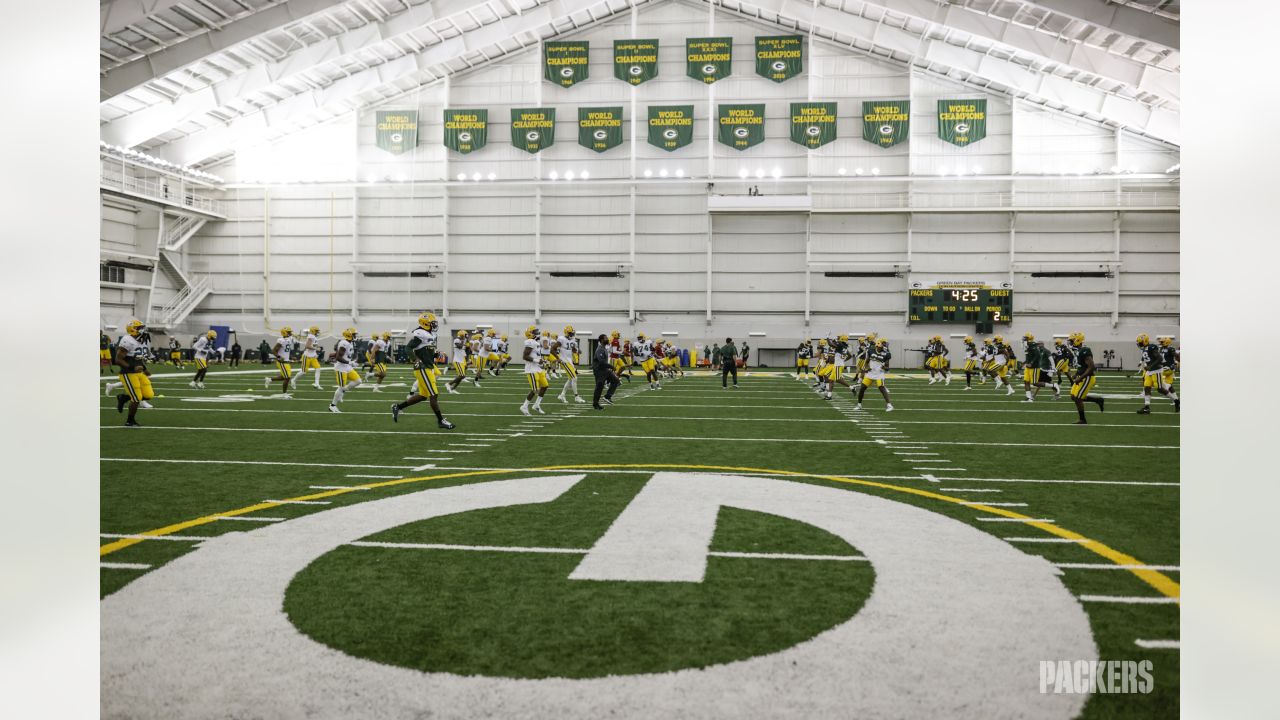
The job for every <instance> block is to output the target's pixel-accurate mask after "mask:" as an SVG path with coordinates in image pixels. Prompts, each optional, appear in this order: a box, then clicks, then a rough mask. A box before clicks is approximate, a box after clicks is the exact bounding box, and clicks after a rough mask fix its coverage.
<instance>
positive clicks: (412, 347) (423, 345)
mask: <svg viewBox="0 0 1280 720" xmlns="http://www.w3.org/2000/svg"><path fill="white" fill-rule="evenodd" d="M439 326H440V323H439V322H438V321H437V320H436V316H435V315H434V314H433V313H429V312H424V313H422V315H421V316H419V317H418V327H416V328H414V329H413V333H412V334H411V335H410V336H409V342H408V343H407V344H406V345H405V347H406V348H407V349H408V350H409V356H410V357H412V358H413V375H414V377H415V378H416V379H417V381H418V382H417V386H416V387H415V392H414V393H413V394H412V395H410V396H409V397H408V399H406V400H405V401H404V402H399V403H396V404H395V405H392V406H391V420H392V421H393V422H399V421H400V412H401V411H402V410H404V409H405V408H407V407H410V406H412V405H417V404H418V403H420V402H422V401H423V400H430V401H431V410H432V411H433V412H435V414H436V425H438V426H439V427H442V428H444V429H445V430H452V429H453V428H454V427H455V425H454V424H453V423H451V422H449V421H448V420H447V419H446V418H445V416H444V413H442V412H440V390H439V389H438V388H437V387H436V328H437V327H439ZM475 337H476V338H478V337H479V336H478V335H477V336H475ZM478 374H479V373H477V375H478ZM477 384H478V383H477Z"/></svg>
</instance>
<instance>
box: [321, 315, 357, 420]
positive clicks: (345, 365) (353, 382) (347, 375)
mask: <svg viewBox="0 0 1280 720" xmlns="http://www.w3.org/2000/svg"><path fill="white" fill-rule="evenodd" d="M355 342H356V329H355V328H347V329H346V330H343V331H342V339H341V340H339V341H338V346H337V347H336V348H334V350H333V356H332V357H333V370H334V379H335V380H336V381H337V389H335V390H334V391H333V400H332V401H330V403H329V412H335V413H336V412H342V411H341V410H339V409H338V403H340V402H342V398H343V396H344V395H346V394H347V391H348V390H354V389H355V388H357V387H358V386H359V385H360V373H359V372H357V371H356V369H355V365H354V363H355V357H356V345H355Z"/></svg>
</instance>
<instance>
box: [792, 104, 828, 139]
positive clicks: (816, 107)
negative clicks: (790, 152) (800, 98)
mask: <svg viewBox="0 0 1280 720" xmlns="http://www.w3.org/2000/svg"><path fill="white" fill-rule="evenodd" d="M835 139H836V104H835V103H833V102H805V103H791V142H794V143H796V144H798V145H803V146H805V147H807V148H810V149H812V148H816V147H822V146H823V145H826V144H827V143H829V142H831V141H832V140H835Z"/></svg>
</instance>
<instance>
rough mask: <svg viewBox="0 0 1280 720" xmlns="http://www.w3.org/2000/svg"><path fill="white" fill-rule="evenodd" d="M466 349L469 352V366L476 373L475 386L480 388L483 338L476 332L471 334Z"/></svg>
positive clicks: (482, 371)
mask: <svg viewBox="0 0 1280 720" xmlns="http://www.w3.org/2000/svg"><path fill="white" fill-rule="evenodd" d="M468 348H469V349H470V350H471V366H472V367H473V368H474V369H475V371H476V379H475V385H476V387H480V378H481V377H483V376H484V359H485V355H486V353H485V351H484V336H483V335H481V334H480V333H478V332H473V333H471V338H470V340H469V341H468Z"/></svg>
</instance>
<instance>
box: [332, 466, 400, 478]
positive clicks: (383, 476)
mask: <svg viewBox="0 0 1280 720" xmlns="http://www.w3.org/2000/svg"><path fill="white" fill-rule="evenodd" d="M405 469H406V470H412V469H413V468H411V467H410V468H405ZM347 477H349V478H368V479H371V480H397V479H399V478H402V477H404V476H403V475H348V476H347Z"/></svg>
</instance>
